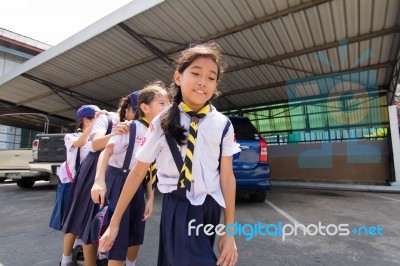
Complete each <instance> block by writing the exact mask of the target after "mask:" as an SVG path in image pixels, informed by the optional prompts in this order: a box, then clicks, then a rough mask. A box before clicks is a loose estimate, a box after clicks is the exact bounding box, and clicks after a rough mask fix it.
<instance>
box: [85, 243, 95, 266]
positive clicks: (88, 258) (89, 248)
mask: <svg viewBox="0 0 400 266" xmlns="http://www.w3.org/2000/svg"><path fill="white" fill-rule="evenodd" d="M83 256H84V257H85V266H96V259H97V248H96V246H95V245H93V244H89V245H85V244H83Z"/></svg>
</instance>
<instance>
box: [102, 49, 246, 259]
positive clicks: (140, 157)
mask: <svg viewBox="0 0 400 266" xmlns="http://www.w3.org/2000/svg"><path fill="white" fill-rule="evenodd" d="M220 56H221V50H220V48H219V46H218V45H217V44H216V43H207V44H200V45H196V46H192V47H189V48H188V49H187V50H185V51H184V52H182V54H181V57H180V58H179V59H178V61H177V68H176V71H175V73H174V78H173V84H172V86H171V91H172V92H173V99H174V102H173V104H172V106H171V107H170V108H169V109H167V111H166V112H163V113H162V114H161V115H160V116H158V117H156V118H155V119H153V121H152V123H151V125H150V127H149V128H150V129H149V130H148V131H147V134H146V136H145V138H146V140H145V143H144V144H143V146H142V148H141V149H140V150H139V151H138V152H137V153H136V159H137V163H136V165H135V166H134V167H133V168H132V170H131V172H130V173H129V175H128V177H127V180H126V183H125V186H124V188H123V190H122V193H121V196H120V198H119V200H118V204H117V207H116V210H115V212H114V215H113V216H112V219H111V222H110V226H109V227H108V229H107V231H106V232H105V233H104V235H103V237H102V238H101V241H100V250H101V251H106V250H109V249H110V248H111V247H112V246H113V244H114V240H115V237H116V235H117V233H118V228H119V223H120V221H121V217H122V215H123V213H124V211H125V209H126V208H127V206H128V204H129V202H130V200H131V198H132V197H133V195H134V194H135V192H136V190H137V189H138V187H139V186H140V184H141V182H142V180H143V178H144V177H145V175H146V172H147V169H148V167H149V164H150V163H151V162H152V161H153V160H154V159H155V158H157V169H158V170H157V176H158V188H159V190H160V191H161V192H162V193H164V199H163V205H162V213H161V221H160V223H161V225H160V240H159V253H158V265H166V266H167V265H168V266H169V265H179V266H180V265H191V266H196V265H199V266H200V265H201V266H204V265H234V264H235V263H236V261H237V257H238V255H237V249H236V245H235V240H234V237H233V235H232V234H225V235H223V236H221V237H220V239H219V242H218V248H219V251H220V256H219V258H218V259H217V257H216V255H215V253H214V251H213V245H214V240H215V234H213V235H209V234H205V232H204V230H199V234H198V235H197V234H196V231H193V232H192V234H191V235H189V232H188V228H189V226H188V224H189V222H191V226H195V227H196V226H197V225H200V224H203V225H207V224H210V225H212V226H213V228H215V226H216V225H217V224H218V223H219V219H220V213H221V207H222V208H224V223H225V225H229V224H232V223H234V211H235V191H236V181H235V177H234V175H233V168H232V155H233V154H235V153H237V152H239V151H240V149H239V145H238V144H237V143H236V142H235V140H234V132H233V127H232V125H229V129H228V132H227V133H226V135H225V137H224V138H223V139H222V143H221V138H222V134H223V131H224V128H225V125H227V123H229V122H228V119H227V118H226V116H224V115H222V114H221V113H219V112H218V111H217V110H216V109H215V108H214V107H213V106H212V105H211V104H210V102H209V101H210V99H211V98H212V97H213V96H215V92H216V87H217V82H218V80H219V79H220V76H221V73H222V67H221V62H220ZM204 115H205V116H204ZM189 127H190V128H189ZM196 128H198V130H197V131H196ZM193 132H194V133H193ZM196 132H197V137H196V135H195V133H196ZM188 133H189V137H188ZM171 138H172V140H173V141H174V142H176V143H177V144H178V147H177V145H176V144H175V146H174V144H173V145H171V146H169V145H168V142H167V141H168V139H171ZM193 143H194V145H193ZM220 144H221V145H222V154H220V152H221V150H220ZM190 146H192V148H190ZM169 147H171V149H173V147H175V148H176V149H178V151H177V152H178V156H175V159H176V158H178V159H179V160H180V159H182V161H181V164H183V166H182V167H181V168H180V169H179V167H178V163H177V162H178V161H179V160H178V159H177V160H174V155H173V154H176V153H171V149H170V148H169ZM220 156H221V157H220ZM219 159H220V163H219ZM175 165H176V166H175ZM193 220H194V223H193Z"/></svg>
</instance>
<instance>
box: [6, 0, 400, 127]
mask: <svg viewBox="0 0 400 266" xmlns="http://www.w3.org/2000/svg"><path fill="white" fill-rule="evenodd" d="M144 2H145V1H133V2H132V3H130V4H129V5H127V7H125V10H124V8H122V9H121V10H118V11H116V12H115V13H114V14H113V18H114V19H113V20H112V21H111V19H110V18H107V17H106V18H104V19H103V20H102V21H99V22H98V23H99V25H100V24H101V25H102V27H103V28H104V31H101V32H99V33H97V34H95V35H94V37H92V38H90V39H88V40H86V41H82V42H80V41H78V40H75V41H76V43H77V45H76V46H73V47H70V48H69V49H65V51H62V49H61V48H57V47H53V48H51V49H49V50H48V51H45V52H44V53H43V54H44V55H43V56H42V58H43V62H40V58H39V59H36V60H38V61H37V62H36V61H34V64H33V63H30V64H29V63H28V64H26V63H25V64H24V65H25V66H23V67H22V68H21V69H20V71H19V72H18V71H16V72H15V73H13V75H14V76H8V77H5V78H3V79H0V99H1V100H4V101H8V102H10V103H15V104H17V103H22V106H27V107H30V108H33V109H36V110H38V111H42V112H47V113H57V114H58V115H60V116H64V117H66V118H69V119H74V117H73V112H71V111H70V110H69V109H73V108H74V107H77V106H79V105H81V104H83V102H82V100H79V99H78V98H79V97H81V96H79V97H78V96H77V95H76V94H75V93H79V94H82V95H84V96H86V97H87V99H86V100H87V101H88V102H89V101H91V102H94V103H98V104H99V105H100V106H101V105H102V104H101V103H100V102H110V101H111V103H113V104H114V103H116V100H117V99H118V98H119V97H122V96H124V95H126V94H128V93H130V92H131V91H132V90H136V89H139V88H141V87H143V86H144V85H145V84H147V83H148V82H150V81H153V80H155V79H161V80H163V81H164V82H165V83H167V84H169V83H170V81H171V78H172V75H171V73H172V70H173V69H172V66H171V65H170V64H168V63H167V62H168V60H169V59H168V58H175V57H176V56H177V53H178V52H179V51H181V50H182V49H183V48H185V47H186V45H187V44H189V43H192V42H194V41H198V40H203V41H206V40H211V39H214V40H216V41H217V42H218V43H219V44H220V45H221V47H222V49H223V51H224V58H225V61H226V62H227V65H228V68H227V71H226V73H225V75H224V76H223V79H222V82H221V85H220V87H219V88H220V90H221V91H222V92H223V93H222V96H221V98H220V99H218V100H216V101H215V104H216V105H217V107H218V108H220V109H230V108H241V107H248V106H257V105H265V104H267V103H275V102H282V101H288V100H289V101H290V100H291V99H293V98H291V97H293V95H290V89H288V86H287V84H289V83H290V84H297V83H298V85H297V86H296V95H297V96H298V97H307V96H318V95H321V96H323V95H326V94H327V93H328V94H337V93H343V92H350V91H358V90H360V86H359V84H358V85H357V83H359V80H363V79H365V78H367V79H370V80H369V81H368V82H367V84H372V83H374V84H375V85H376V87H377V90H389V87H390V81H391V78H392V75H393V69H394V65H395V63H396V60H397V55H398V53H399V45H400V34H399V33H400V21H399V18H400V16H399V13H400V2H399V1H396V0H379V1H378V0H363V1H344V0H333V1H327V0H314V1H301V0H292V1H280V0H259V1H253V0H247V1H245V0H234V1H210V0H196V1H194V0H189V1H188V0H167V1H164V2H161V3H160V4H158V5H155V6H154V7H151V8H149V9H147V10H145V11H143V12H141V13H138V14H137V15H132V17H130V18H129V15H128V14H127V11H126V10H127V9H128V8H130V10H132V12H133V13H134V10H135V8H134V7H135V5H143V3H144ZM122 12H124V13H122ZM120 13H121V14H123V15H124V16H125V17H128V18H127V19H126V20H123V21H121V22H118V20H117V19H115V17H118V16H119V14H120ZM121 16H122V15H121ZM107 19H109V20H110V22H108V21H107ZM116 21H117V23H122V24H117V23H116ZM107 23H108V24H107ZM112 23H114V24H112ZM105 25H108V28H107V26H105ZM94 26H96V25H94ZM94 26H93V27H92V28H95V27H94ZM127 27H128V30H127ZM92 31H93V30H92ZM92 31H91V32H90V33H92ZM132 31H133V32H132ZM85 34H86V35H87V34H89V32H87V33H86V32H85V30H83V31H82V32H80V33H78V34H77V37H76V38H78V37H80V36H85ZM73 37H74V36H73ZM82 38H83V37H82ZM73 40H74V39H71V40H69V39H68V40H66V41H65V42H62V43H61V44H59V46H60V47H68V45H72V44H70V43H72V42H73ZM68 42H70V43H68ZM146 42H147V44H146ZM149 43H150V44H152V46H153V47H155V48H156V49H157V52H159V54H163V55H164V56H165V57H164V58H160V57H158V55H157V54H155V53H154V51H152V50H151V49H150V48H151V47H150V46H149V45H148V44H149ZM52 50H53V51H55V52H54V54H55V55H54V56H52V52H53V51H52ZM30 61H31V60H30ZM28 62H29V61H28ZM349 72H351V74H348V73H349ZM22 73H26V74H29V75H30V76H33V77H35V78H37V79H40V80H42V81H45V82H42V83H46V82H50V83H51V84H54V85H56V87H57V88H58V91H59V95H61V96H62V95H63V93H62V92H60V91H64V92H68V93H70V94H71V95H70V96H71V97H70V96H68V95H66V94H64V97H66V98H68V99H67V100H64V99H62V98H61V97H60V96H57V95H56V94H55V92H53V91H52V90H51V89H49V87H48V86H46V85H43V84H41V83H38V82H36V81H32V80H29V79H28V78H27V76H23V75H21V74H22ZM365 73H367V76H366V77H365V75H366V74H365ZM374 73H375V74H374ZM326 75H328V76H329V75H330V77H331V76H332V75H334V76H335V79H342V80H343V82H339V83H338V84H333V83H335V82H332V78H329V77H328V78H327V79H326V80H325V81H324V82H325V83H326V86H325V87H323V88H321V87H320V86H319V85H318V86H317V85H316V84H315V83H316V81H315V80H320V79H321V78H324V77H325V76H326ZM373 75H375V76H374V77H372V76H373ZM335 79H334V80H335ZM329 82H331V84H329ZM306 83H308V84H306ZM312 83H314V84H312ZM333 85H334V86H333ZM39 96H40V97H39ZM108 108H110V107H108Z"/></svg>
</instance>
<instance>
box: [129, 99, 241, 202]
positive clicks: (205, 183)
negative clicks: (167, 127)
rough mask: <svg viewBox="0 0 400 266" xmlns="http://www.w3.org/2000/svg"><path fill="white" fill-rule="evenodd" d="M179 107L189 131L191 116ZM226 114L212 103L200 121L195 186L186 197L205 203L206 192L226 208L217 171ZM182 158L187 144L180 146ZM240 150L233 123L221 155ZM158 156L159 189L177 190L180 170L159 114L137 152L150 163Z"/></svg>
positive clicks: (196, 146)
mask: <svg viewBox="0 0 400 266" xmlns="http://www.w3.org/2000/svg"><path fill="white" fill-rule="evenodd" d="M179 109H180V111H181V112H180V119H181V125H182V126H184V128H185V129H186V130H189V124H190V117H189V115H187V114H186V113H185V112H183V111H182V108H181V107H180V106H179ZM226 123H227V117H226V116H224V115H223V114H221V113H220V112H218V111H217V110H216V109H215V108H214V107H213V106H211V110H210V112H209V113H208V114H207V115H206V116H205V117H204V118H203V119H201V120H200V122H199V124H198V132H197V138H196V144H195V148H194V154H193V167H192V178H193V182H192V187H191V189H190V192H189V191H187V192H186V196H187V198H188V199H189V201H190V202H191V204H192V205H202V204H203V203H204V200H205V198H206V196H207V195H211V196H212V197H213V198H214V199H215V201H216V202H218V204H219V205H220V206H222V207H224V208H225V201H224V198H223V195H222V190H221V186H220V173H219V171H218V165H219V156H220V146H219V145H220V143H221V137H222V132H223V130H224V127H225V125H226ZM178 148H179V149H180V153H181V157H182V160H184V158H185V155H186V145H184V146H182V147H179V146H178ZM238 152H240V148H239V144H237V143H236V141H235V136H234V130H233V127H232V125H230V127H229V130H228V132H227V133H226V135H225V137H224V139H223V143H222V156H232V155H233V154H235V153H238ZM154 158H157V161H156V163H157V169H158V170H157V177H158V189H159V190H160V192H161V193H169V192H172V191H174V190H176V189H177V184H178V180H179V171H178V169H177V167H176V165H175V162H174V159H173V157H172V154H171V152H170V149H169V147H168V143H167V141H166V138H165V136H164V132H163V130H162V128H161V124H160V116H157V117H156V118H154V119H153V121H152V123H151V124H150V127H149V130H148V131H147V133H146V135H145V142H144V144H143V146H142V148H141V149H140V150H139V151H138V152H137V153H136V159H137V160H138V161H142V162H146V163H151V162H153V161H154Z"/></svg>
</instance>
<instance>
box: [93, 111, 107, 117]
mask: <svg viewBox="0 0 400 266" xmlns="http://www.w3.org/2000/svg"><path fill="white" fill-rule="evenodd" d="M106 114H108V111H107V110H104V109H103V110H100V111H96V113H95V115H94V118H97V117H99V116H100V115H106Z"/></svg>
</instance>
